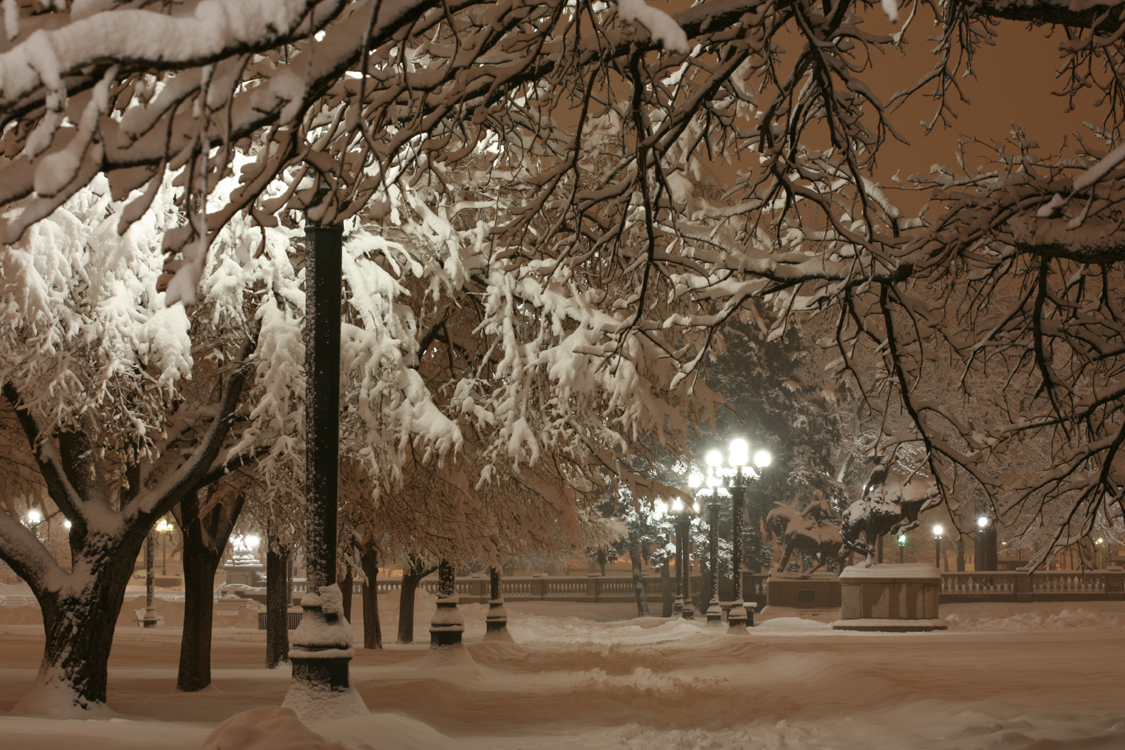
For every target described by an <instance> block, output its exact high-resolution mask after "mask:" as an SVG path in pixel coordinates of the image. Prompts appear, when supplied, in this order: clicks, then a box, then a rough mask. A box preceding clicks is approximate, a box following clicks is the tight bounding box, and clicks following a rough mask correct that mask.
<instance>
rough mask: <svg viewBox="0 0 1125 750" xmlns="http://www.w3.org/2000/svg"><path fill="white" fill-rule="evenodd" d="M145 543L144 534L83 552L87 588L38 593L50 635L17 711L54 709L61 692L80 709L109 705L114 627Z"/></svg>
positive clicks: (78, 565) (79, 565)
mask: <svg viewBox="0 0 1125 750" xmlns="http://www.w3.org/2000/svg"><path fill="white" fill-rule="evenodd" d="M143 543H144V537H143V536H140V537H138V538H136V539H135V540H131V541H130V542H128V543H125V542H120V543H119V542H118V541H117V540H113V541H110V542H108V543H107V545H106V546H105V547H104V548H101V549H95V550H92V551H91V550H87V551H85V553H84V554H78V555H76V556H75V565H74V567H75V569H76V570H81V569H83V568H86V569H87V570H89V571H90V574H89V577H88V578H86V585H85V586H83V587H82V588H81V589H76V588H75V587H71V586H68V587H64V588H62V589H60V590H59V591H53V592H46V593H43V594H40V593H39V592H36V597H37V598H38V599H39V604H40V607H41V608H42V612H43V631H44V634H45V636H46V642H45V643H44V646H43V660H42V662H40V665H39V674H38V676H37V677H36V678H35V683H34V684H33V685H32V687H31V690H30V691H29V692H28V693H27V694H26V695H25V696H24V697H23V698H22V699H21V700H20V702H19V703H18V704H17V705H16V708H15V710H14V712H13V713H16V714H25V713H30V714H43V713H50V712H51V711H52V710H54V709H56V708H58V707H60V706H61V705H62V703H63V701H60V698H61V697H62V692H61V691H65V692H66V693H69V695H68V696H67V698H69V699H70V701H71V702H72V703H73V704H74V705H76V706H78V707H80V708H84V709H88V708H93V707H95V706H96V705H99V704H104V703H105V700H106V686H107V683H108V678H109V652H110V648H111V647H112V645H113V630H114V626H115V625H116V624H117V617H118V615H119V614H121V605H122V603H123V602H124V599H125V587H126V586H128V584H129V579H130V578H131V577H132V575H133V565H134V563H135V562H136V559H137V555H138V554H139V552H140V547H141V544H143ZM118 545H120V546H118Z"/></svg>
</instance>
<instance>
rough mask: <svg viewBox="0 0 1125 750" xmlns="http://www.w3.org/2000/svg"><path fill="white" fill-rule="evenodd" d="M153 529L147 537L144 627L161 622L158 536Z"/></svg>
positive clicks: (142, 625) (142, 624)
mask: <svg viewBox="0 0 1125 750" xmlns="http://www.w3.org/2000/svg"><path fill="white" fill-rule="evenodd" d="M152 534H153V532H152V531H149V532H148V536H146V537H145V616H144V617H143V618H141V627H142V628H155V627H156V626H157V625H159V624H160V616H159V615H157V614H156V560H155V557H156V537H154V536H153V535H152Z"/></svg>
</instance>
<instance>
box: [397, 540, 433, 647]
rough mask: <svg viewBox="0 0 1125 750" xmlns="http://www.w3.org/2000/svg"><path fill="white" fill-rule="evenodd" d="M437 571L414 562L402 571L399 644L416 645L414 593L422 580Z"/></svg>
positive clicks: (399, 604)
mask: <svg viewBox="0 0 1125 750" xmlns="http://www.w3.org/2000/svg"><path fill="white" fill-rule="evenodd" d="M435 570H437V568H436V567H424V566H423V565H422V564H421V563H419V562H417V561H414V560H412V561H411V563H410V568H409V569H404V570H403V571H402V588H401V589H399V594H398V642H399V643H414V593H415V591H417V589H418V584H419V583H421V582H422V579H423V578H425V577H426V576H428V575H429V574H430V573H433V572H434V571H435Z"/></svg>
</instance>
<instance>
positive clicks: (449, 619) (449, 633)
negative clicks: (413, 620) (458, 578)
mask: <svg viewBox="0 0 1125 750" xmlns="http://www.w3.org/2000/svg"><path fill="white" fill-rule="evenodd" d="M464 633H465V617H464V616H463V615H462V614H461V610H460V609H458V608H457V595H456V594H454V595H452V596H449V597H440V598H439V599H438V602H437V611H436V612H434V619H433V620H432V621H431V622H430V648H460V647H461V645H462V644H461V636H462V635H463V634H464Z"/></svg>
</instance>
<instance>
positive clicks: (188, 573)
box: [174, 489, 246, 693]
mask: <svg viewBox="0 0 1125 750" xmlns="http://www.w3.org/2000/svg"><path fill="white" fill-rule="evenodd" d="M200 492H205V493H206V496H207V498H208V500H211V499H213V494H214V490H213V489H211V490H206V491H200ZM200 492H189V493H187V495H185V496H184V499H183V500H181V501H180V504H179V506H177V508H176V510H175V511H174V513H175V514H176V517H177V519H178V521H179V523H180V529H181V530H182V531H183V536H184V548H183V563H184V632H183V635H182V636H181V637H180V667H179V673H178V674H177V675H176V688H177V689H178V690H182V691H184V692H185V693H191V692H194V691H196V690H202V689H203V688H205V687H207V686H208V685H210V684H211V628H212V625H213V620H212V617H213V615H214V608H215V602H214V599H215V571H216V570H217V569H218V567H219V562H220V561H221V560H222V558H223V551H224V550H226V547H227V539H229V538H230V534H231V531H233V530H234V525H235V523H236V522H237V521H238V516H239V514H240V513H241V512H242V505H243V503H244V502H245V499H246V498H245V496H243V495H242V494H241V493H239V494H237V495H236V496H234V497H232V498H227V499H224V500H221V501H218V502H213V503H209V506H208V507H206V508H202V507H201V503H200V502H199V497H200Z"/></svg>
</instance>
